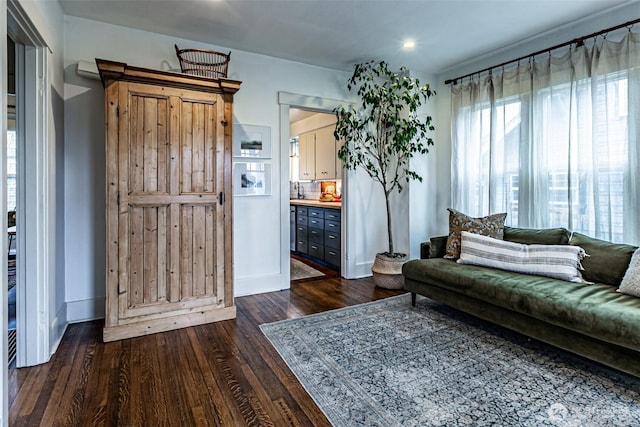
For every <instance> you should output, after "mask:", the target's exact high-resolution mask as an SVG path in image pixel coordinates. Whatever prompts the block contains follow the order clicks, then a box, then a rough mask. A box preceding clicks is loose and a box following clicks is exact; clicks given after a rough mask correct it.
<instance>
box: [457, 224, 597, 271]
mask: <svg viewBox="0 0 640 427" xmlns="http://www.w3.org/2000/svg"><path fill="white" fill-rule="evenodd" d="M584 255H585V254H584V250H583V249H582V248H580V247H578V246H570V245H525V244H522V243H515V242H506V241H504V240H498V239H493V238H491V237H486V236H480V235H478V234H472V233H469V232H467V231H463V232H462V244H461V251H460V259H458V263H460V264H473V265H483V266H485V267H493V268H499V269H501V270H508V271H515V272H518V273H525V274H535V275H538V276H547V277H554V278H556V279H561V280H566V281H569V282H583V283H584V282H586V281H585V280H584V279H583V278H582V275H581V274H580V272H579V271H578V268H580V261H581V260H582V259H583V258H584Z"/></svg>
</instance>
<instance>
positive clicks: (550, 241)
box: [503, 226, 569, 245]
mask: <svg viewBox="0 0 640 427" xmlns="http://www.w3.org/2000/svg"><path fill="white" fill-rule="evenodd" d="M503 240H506V241H509V242H515V243H523V244H525V245H566V244H568V243H569V230H567V229H566V228H543V229H535V228H518V227H507V226H505V227H504V238H503Z"/></svg>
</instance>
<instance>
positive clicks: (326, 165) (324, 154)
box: [315, 126, 336, 179]
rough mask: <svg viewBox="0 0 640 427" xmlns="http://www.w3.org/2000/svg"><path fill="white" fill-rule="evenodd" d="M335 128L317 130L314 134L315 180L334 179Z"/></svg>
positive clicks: (328, 127)
mask: <svg viewBox="0 0 640 427" xmlns="http://www.w3.org/2000/svg"><path fill="white" fill-rule="evenodd" d="M334 129H335V126H327V127H324V128H321V129H318V130H317V131H316V132H315V134H316V147H315V156H316V179H336V140H335V138H334V136H333V131H334Z"/></svg>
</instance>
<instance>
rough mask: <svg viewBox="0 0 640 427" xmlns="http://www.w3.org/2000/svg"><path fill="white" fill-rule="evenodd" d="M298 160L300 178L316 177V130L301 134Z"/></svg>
mask: <svg viewBox="0 0 640 427" xmlns="http://www.w3.org/2000/svg"><path fill="white" fill-rule="evenodd" d="M298 161H299V165H298V170H299V171H300V172H299V176H300V179H301V180H310V179H316V134H315V133H314V132H308V133H303V134H300V138H299V139H298Z"/></svg>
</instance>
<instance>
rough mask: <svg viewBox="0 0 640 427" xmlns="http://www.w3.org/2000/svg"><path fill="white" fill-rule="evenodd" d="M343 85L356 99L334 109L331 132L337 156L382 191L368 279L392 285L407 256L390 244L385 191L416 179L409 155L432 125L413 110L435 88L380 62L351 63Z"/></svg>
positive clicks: (423, 145)
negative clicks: (380, 230) (383, 244)
mask: <svg viewBox="0 0 640 427" xmlns="http://www.w3.org/2000/svg"><path fill="white" fill-rule="evenodd" d="M347 89H348V90H349V91H350V92H355V93H356V94H357V95H358V97H359V99H360V102H359V105H357V106H355V107H348V108H344V107H341V108H337V109H335V110H334V112H335V114H336V117H337V123H336V130H335V134H334V136H335V137H336V139H338V140H342V141H344V142H343V144H344V145H343V146H342V148H340V150H339V151H338V157H339V158H340V159H341V160H342V161H343V162H344V166H345V168H347V169H356V168H358V167H361V168H362V169H364V170H365V171H366V172H367V174H369V176H370V177H371V178H373V180H374V181H376V182H378V183H379V184H380V186H381V188H382V190H383V192H384V199H385V204H386V206H385V207H386V213H387V235H388V250H387V251H386V252H382V253H378V254H377V255H376V259H375V261H374V264H373V267H372V271H373V278H374V281H375V283H376V285H378V286H381V287H385V288H394V289H398V288H401V287H402V285H403V283H402V264H403V263H404V262H405V261H406V260H407V255H406V254H404V253H398V252H396V249H395V247H394V243H393V231H392V221H391V204H390V203H391V202H390V196H391V194H392V193H393V192H394V191H397V192H401V191H402V189H403V186H404V185H405V184H406V183H408V182H409V181H411V180H417V181H422V177H421V176H420V175H419V174H418V173H417V172H415V171H413V170H411V164H410V160H411V159H412V158H413V157H414V156H417V155H424V154H426V153H428V151H429V150H428V147H429V146H430V145H433V140H432V139H431V137H430V136H429V133H430V132H432V131H433V130H434V126H433V125H432V123H431V122H432V118H431V116H429V115H419V114H418V110H419V109H420V107H421V106H422V105H423V104H424V103H425V102H426V101H427V100H428V99H429V98H430V97H431V96H433V95H435V91H433V90H431V88H430V86H429V84H428V83H426V84H423V85H421V84H420V81H419V80H418V78H415V77H411V76H410V75H409V73H408V71H407V69H406V68H404V67H402V68H400V69H399V70H398V71H392V70H391V69H390V68H389V65H388V64H387V63H386V62H384V61H380V62H376V61H369V62H365V63H361V64H356V65H355V68H354V72H353V75H352V76H351V78H350V79H349V80H348V81H347Z"/></svg>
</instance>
